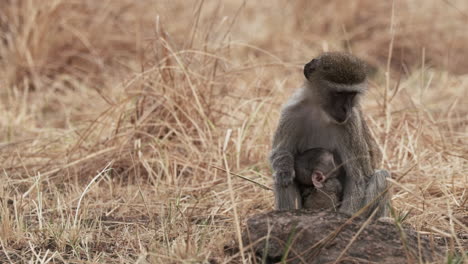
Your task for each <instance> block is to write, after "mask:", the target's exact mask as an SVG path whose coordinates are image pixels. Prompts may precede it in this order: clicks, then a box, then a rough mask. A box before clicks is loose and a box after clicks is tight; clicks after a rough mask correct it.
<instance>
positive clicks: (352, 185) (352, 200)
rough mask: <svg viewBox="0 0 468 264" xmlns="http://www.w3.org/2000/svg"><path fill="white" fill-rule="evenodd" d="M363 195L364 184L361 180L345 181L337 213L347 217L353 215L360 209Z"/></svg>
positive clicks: (364, 190)
mask: <svg viewBox="0 0 468 264" xmlns="http://www.w3.org/2000/svg"><path fill="white" fill-rule="evenodd" d="M365 193H366V183H365V182H364V181H363V180H353V179H346V181H345V183H344V189H343V199H342V202H341V206H340V209H339V211H340V212H342V213H345V214H347V215H353V214H355V213H356V212H357V211H359V209H361V208H362V205H363V203H364V199H365Z"/></svg>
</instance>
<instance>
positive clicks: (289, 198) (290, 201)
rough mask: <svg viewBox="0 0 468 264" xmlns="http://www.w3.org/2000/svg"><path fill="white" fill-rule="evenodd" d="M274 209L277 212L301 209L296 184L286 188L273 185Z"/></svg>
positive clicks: (299, 195)
mask: <svg viewBox="0 0 468 264" xmlns="http://www.w3.org/2000/svg"><path fill="white" fill-rule="evenodd" d="M274 191H275V208H276V209H277V210H293V209H301V208H302V201H301V199H302V197H301V193H300V191H299V187H298V186H297V185H296V183H294V182H293V183H291V184H289V185H288V186H287V187H284V186H283V185H281V184H277V183H275V184H274Z"/></svg>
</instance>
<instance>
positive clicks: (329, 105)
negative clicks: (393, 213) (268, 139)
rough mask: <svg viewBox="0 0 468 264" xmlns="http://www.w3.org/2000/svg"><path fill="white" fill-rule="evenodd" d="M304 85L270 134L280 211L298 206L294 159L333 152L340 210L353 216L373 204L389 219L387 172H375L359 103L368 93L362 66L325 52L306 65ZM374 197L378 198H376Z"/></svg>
mask: <svg viewBox="0 0 468 264" xmlns="http://www.w3.org/2000/svg"><path fill="white" fill-rule="evenodd" d="M304 75H305V77H306V81H305V82H304V85H303V86H302V87H301V88H300V89H298V90H297V91H296V92H295V93H294V95H293V96H292V97H291V98H290V99H289V100H288V101H287V102H286V104H285V105H284V106H283V109H282V112H281V117H280V120H279V124H278V128H277V130H276V132H275V134H274V138H273V145H272V151H271V155H270V163H271V166H272V168H273V171H274V180H275V184H274V185H275V187H274V189H275V204H276V208H277V209H279V210H289V209H300V208H302V204H301V198H300V195H299V192H298V190H297V186H295V185H294V184H293V180H294V178H295V172H294V160H295V157H296V155H297V154H298V153H302V152H304V151H305V150H307V149H311V148H324V149H327V150H331V151H332V152H333V153H334V156H335V158H336V159H337V160H339V162H338V165H340V164H341V163H342V166H343V167H344V171H345V177H344V178H345V180H344V182H343V184H344V186H343V199H342V202H341V206H340V209H339V211H341V212H344V213H347V214H350V215H351V214H354V213H356V212H357V211H358V210H359V209H361V208H362V207H364V206H365V205H366V204H368V203H370V202H373V204H372V206H370V208H369V209H370V210H368V211H367V214H370V213H371V212H372V211H373V209H375V208H378V212H377V213H376V215H377V216H380V217H382V216H386V215H387V211H388V210H387V203H388V200H389V195H388V192H385V191H386V189H387V181H386V178H387V177H390V174H389V173H388V172H387V171H385V170H377V171H376V170H375V169H376V166H377V165H378V164H379V163H380V161H381V158H382V157H381V153H380V151H379V149H378V146H377V144H376V142H375V140H374V139H373V138H372V136H371V134H370V131H369V128H368V127H367V124H366V122H365V121H364V119H363V116H362V112H361V109H360V105H359V100H360V98H361V96H362V94H363V93H364V91H365V90H366V89H367V69H366V64H365V63H364V62H363V61H361V60H360V59H358V58H356V57H354V56H352V55H350V54H347V53H342V52H327V53H324V54H322V55H320V56H319V57H317V58H315V59H313V60H312V61H310V62H309V63H307V64H306V65H305V66H304ZM377 197H378V198H377Z"/></svg>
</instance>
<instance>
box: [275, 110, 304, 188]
mask: <svg viewBox="0 0 468 264" xmlns="http://www.w3.org/2000/svg"><path fill="white" fill-rule="evenodd" d="M295 126H298V122H296V120H294V115H293V114H292V113H290V112H288V111H287V109H285V110H283V112H282V113H281V118H280V121H279V125H278V128H277V129H276V132H275V135H274V137H273V144H272V151H271V153H270V158H269V160H270V164H271V167H272V169H273V173H274V178H275V184H279V185H282V186H284V187H287V186H288V185H290V184H291V183H292V181H293V179H294V177H295V173H294V155H295V154H296V152H297V150H296V148H297V139H298V135H297V133H298V132H297V131H299V129H298V127H295Z"/></svg>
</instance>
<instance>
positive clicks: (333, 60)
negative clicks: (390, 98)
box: [304, 52, 368, 124]
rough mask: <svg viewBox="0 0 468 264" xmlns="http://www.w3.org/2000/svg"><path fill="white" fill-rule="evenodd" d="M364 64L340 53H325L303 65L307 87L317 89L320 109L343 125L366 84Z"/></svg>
mask: <svg viewBox="0 0 468 264" xmlns="http://www.w3.org/2000/svg"><path fill="white" fill-rule="evenodd" d="M367 71H368V70H367V64H366V63H365V62H364V61H362V60H360V59H359V58H357V57H355V56H353V55H350V54H347V53H344V52H327V53H324V54H322V55H320V56H319V57H317V58H315V59H313V60H311V61H310V62H309V63H307V64H306V65H305V66H304V75H305V77H306V79H307V80H308V81H309V82H310V84H311V85H309V87H310V88H311V89H317V92H316V93H315V94H317V95H319V97H320V98H319V99H320V100H319V103H320V104H321V107H322V109H323V110H324V111H325V112H326V113H327V114H328V115H329V116H330V117H331V118H332V119H333V120H334V121H335V122H337V123H339V124H343V123H345V122H346V121H347V120H348V118H349V117H350V116H351V114H352V113H353V108H354V106H356V105H357V104H358V97H359V95H360V94H362V93H363V92H364V91H365V89H366V87H367Z"/></svg>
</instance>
